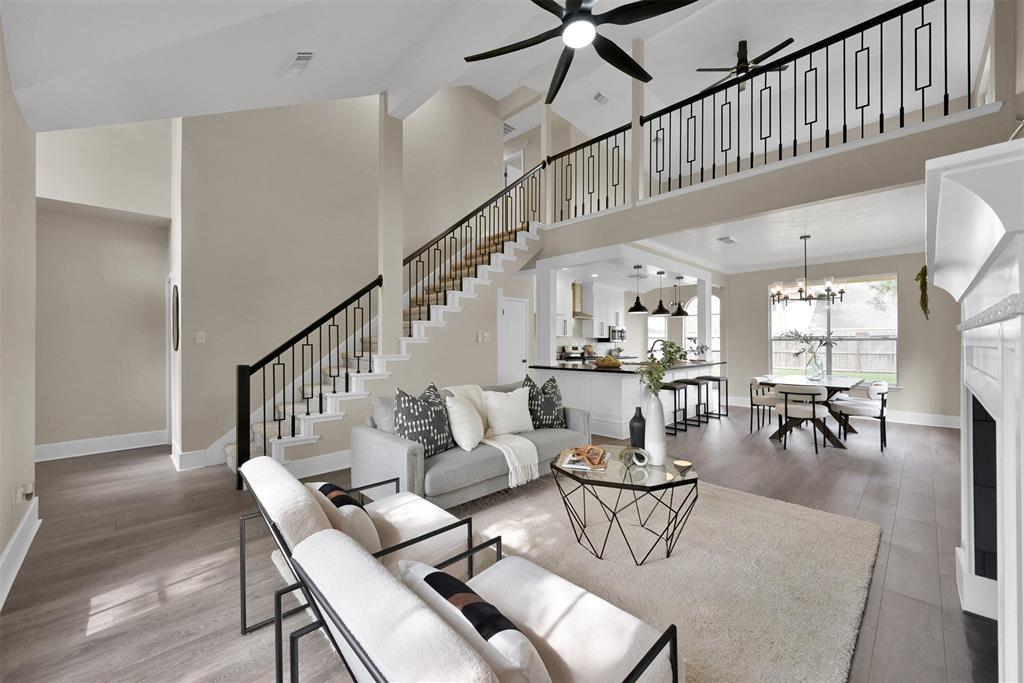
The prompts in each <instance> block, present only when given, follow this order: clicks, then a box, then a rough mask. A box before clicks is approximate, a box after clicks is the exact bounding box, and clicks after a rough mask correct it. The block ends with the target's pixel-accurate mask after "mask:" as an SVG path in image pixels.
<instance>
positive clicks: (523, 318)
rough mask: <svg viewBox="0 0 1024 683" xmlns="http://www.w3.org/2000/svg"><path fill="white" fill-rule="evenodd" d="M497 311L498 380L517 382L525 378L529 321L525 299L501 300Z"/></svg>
mask: <svg viewBox="0 0 1024 683" xmlns="http://www.w3.org/2000/svg"><path fill="white" fill-rule="evenodd" d="M499 303H500V308H499V309H498V379H499V381H500V382H502V383H505V382H517V381H521V380H522V379H523V378H524V377H526V360H527V351H528V348H529V347H528V341H527V340H528V338H529V334H530V325H529V320H528V319H527V315H526V300H525V299H504V298H503V299H501V300H500V301H499Z"/></svg>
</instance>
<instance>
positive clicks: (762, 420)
mask: <svg viewBox="0 0 1024 683" xmlns="http://www.w3.org/2000/svg"><path fill="white" fill-rule="evenodd" d="M766 379H768V378H767V377H754V378H752V379H751V380H750V433H751V434H753V433H754V412H755V411H756V412H757V428H758V430H760V429H761V425H762V424H771V422H772V408H776V409H778V406H779V400H780V399H779V396H778V394H776V393H775V392H773V391H771V390H770V388H769V387H766V386H764V385H763V384H761V382H763V381H765V380H766Z"/></svg>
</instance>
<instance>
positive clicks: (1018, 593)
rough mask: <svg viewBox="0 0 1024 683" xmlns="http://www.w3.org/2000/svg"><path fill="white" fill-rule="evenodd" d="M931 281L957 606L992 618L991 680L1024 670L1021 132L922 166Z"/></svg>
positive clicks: (1023, 162)
mask: <svg viewBox="0 0 1024 683" xmlns="http://www.w3.org/2000/svg"><path fill="white" fill-rule="evenodd" d="M926 183H927V198H928V202H927V212H928V216H927V218H928V236H927V258H928V264H927V265H928V272H929V275H930V277H929V280H930V283H931V284H932V285H934V286H937V287H940V288H942V289H944V290H946V291H948V292H949V293H950V294H952V295H953V297H954V298H955V299H956V300H957V301H958V302H959V303H960V313H961V322H960V325H959V326H958V330H959V331H960V338H961V363H960V370H961V387H960V421H961V434H960V452H961V457H960V468H961V469H960V486H961V492H960V508H961V509H960V536H961V538H960V544H959V546H958V547H957V548H956V550H955V557H956V580H957V589H958V591H959V594H960V602H961V606H962V607H963V609H964V610H965V611H968V612H972V613H975V614H979V615H981V616H985V617H989V618H992V619H996V620H997V621H998V622H999V628H998V633H999V635H998V639H999V642H998V647H999V679H1000V680H1022V679H1024V645H1022V641H1024V580H1022V571H1024V539H1022V536H1024V465H1022V460H1024V445H1022V442H1024V353H1022V352H1024V349H1022V348H1021V342H1022V339H1021V332H1022V316H1024V297H1022V292H1024V282H1022V279H1024V193H1022V191H1021V188H1024V140H1018V141H1014V142H1006V143H1001V144H998V145H992V146H990V147H983V148H980V149H976V150H971V151H969V152H963V153H961V154H955V155H952V156H948V157H942V158H939V159H933V160H931V161H929V162H928V164H927V166H926Z"/></svg>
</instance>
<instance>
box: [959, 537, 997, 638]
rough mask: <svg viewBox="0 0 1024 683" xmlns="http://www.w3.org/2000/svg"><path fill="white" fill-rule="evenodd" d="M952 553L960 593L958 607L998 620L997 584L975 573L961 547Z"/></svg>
mask: <svg viewBox="0 0 1024 683" xmlns="http://www.w3.org/2000/svg"><path fill="white" fill-rule="evenodd" d="M953 555H954V558H955V559H956V589H957V592H958V593H959V594H960V607H961V608H962V609H963V610H964V611H965V612H970V613H971V614H979V615H981V616H983V617H985V618H987V619H992V620H994V621H998V620H999V584H998V583H997V582H996V581H993V580H992V579H986V578H985V577H983V576H978V575H976V574H975V573H974V570H973V567H972V566H971V562H970V560H969V559H968V557H967V553H966V552H964V549H963V548H960V547H957V548H954V549H953Z"/></svg>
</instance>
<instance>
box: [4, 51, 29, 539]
mask: <svg viewBox="0 0 1024 683" xmlns="http://www.w3.org/2000/svg"><path fill="white" fill-rule="evenodd" d="M35 155H36V150H35V135H34V134H33V133H32V131H31V130H29V128H28V126H27V125H25V120H24V118H22V115H21V110H20V109H19V108H18V104H17V102H16V101H15V99H14V93H13V91H12V90H11V80H10V74H9V73H8V71H7V57H6V53H5V52H4V47H3V37H2V35H0V552H2V549H3V548H6V547H7V543H8V542H9V541H10V539H11V536H12V535H13V534H14V531H15V529H17V527H18V525H19V524H20V523H21V520H22V518H23V516H24V515H25V511H26V509H27V507H28V503H27V502H26V501H25V499H24V498H23V497H21V496H20V495H18V493H17V489H18V486H19V485H21V484H23V483H30V482H33V481H34V480H35V458H34V447H35V401H36V397H35V393H36V388H35V384H36V383H35V360H36V356H35V352H36V349H35V344H36V339H35V336H36V321H35V317H36V296H35V288H36V203H35V202H36V199H35V197H36V188H35V177H36V174H35V159H36V156H35Z"/></svg>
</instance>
